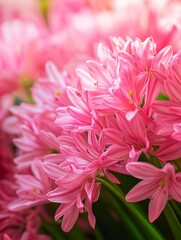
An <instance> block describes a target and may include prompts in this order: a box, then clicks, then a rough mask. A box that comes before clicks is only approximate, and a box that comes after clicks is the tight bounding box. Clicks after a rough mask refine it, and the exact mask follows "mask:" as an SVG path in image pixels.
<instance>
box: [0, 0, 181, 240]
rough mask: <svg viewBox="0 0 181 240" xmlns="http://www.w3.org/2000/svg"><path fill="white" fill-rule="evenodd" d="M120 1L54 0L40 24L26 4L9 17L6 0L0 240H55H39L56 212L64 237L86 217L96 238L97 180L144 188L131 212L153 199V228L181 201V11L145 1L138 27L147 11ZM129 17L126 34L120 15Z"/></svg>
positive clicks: (1, 48) (0, 45)
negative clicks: (127, 180) (132, 181)
mask: <svg viewBox="0 0 181 240" xmlns="http://www.w3.org/2000/svg"><path fill="white" fill-rule="evenodd" d="M8 2H9V1H7V4H8ZM20 2H21V1H20ZM119 2H120V1H116V0H114V1H111V3H110V1H103V0H102V1H100V5H96V1H95V2H94V1H93V0H92V1H88V0H87V1H83V0H82V1H81V0H79V1H77V3H76V4H75V1H73V0H72V1H71V0H70V1H56V0H52V1H51V4H50V3H49V4H50V6H49V8H48V9H49V10H47V9H44V8H43V9H44V11H43V13H44V14H40V6H39V5H38V4H37V1H27V4H30V6H31V7H29V12H28V13H29V14H27V15H24V14H23V11H21V9H18V6H16V8H15V6H14V7H13V9H12V11H11V10H9V12H8V15H7V16H6V15H5V14H2V13H4V11H3V9H4V8H5V7H4V6H1V5H3V4H2V3H1V1H0V15H1V18H0V22H1V23H0V53H1V58H0V69H1V76H0V81H1V89H0V131H1V132H0V150H1V151H0V238H3V239H4V240H17V239H21V240H30V239H37V240H43V239H45V240H49V239H52V238H51V237H49V236H48V235H44V234H42V233H40V232H39V228H40V226H41V221H42V219H44V220H45V221H46V220H47V221H48V220H49V215H48V213H47V211H46V208H45V205H46V204H47V203H50V202H53V203H59V204H60V206H59V207H58V209H57V211H56V213H55V220H56V221H57V220H59V219H60V218H61V219H62V221H61V227H62V229H63V230H64V231H65V232H68V231H69V230H70V229H71V228H72V227H73V226H74V224H75V222H76V221H77V219H78V216H79V214H80V213H83V212H87V213H88V220H89V223H90V225H91V226H92V227H93V228H94V227H95V224H96V219H95V216H94V213H93V211H92V204H93V203H94V202H96V201H97V200H98V199H99V194H100V191H101V183H100V182H99V180H98V179H99V178H104V179H108V181H110V182H113V183H115V184H120V181H119V179H118V177H116V176H118V175H119V174H123V175H131V176H133V177H135V178H137V179H141V181H140V182H139V183H137V184H136V185H135V186H134V187H133V188H132V189H131V190H130V191H129V192H128V193H127V195H126V201H128V202H137V201H141V200H144V199H150V203H149V209H148V218H149V221H150V222H153V221H155V220H156V219H157V218H158V217H159V216H160V214H161V213H162V211H163V210H164V208H165V206H166V204H167V201H168V200H175V201H177V202H181V192H180V188H181V162H180V158H181V148H180V144H181V118H180V116H181V96H180V89H181V52H179V47H180V46H181V45H180V43H179V42H178V39H179V37H180V36H181V19H180V15H179V14H178V13H177V11H178V9H181V4H179V3H178V2H177V1H165V4H167V5H166V6H167V7H168V8H169V9H171V10H170V12H169V13H168V8H166V9H165V11H164V13H163V11H162V10H163V6H162V5H161V4H160V5H159V8H158V9H157V12H154V11H153V6H152V5H154V1H146V0H145V1H139V2H140V4H142V6H143V8H144V9H145V11H143V10H142V11H143V12H144V14H143V13H142V14H141V15H140V19H137V18H138V14H139V13H140V11H139V9H140V6H139V8H138V6H137V7H136V6H135V5H134V4H133V2H132V1H128V3H127V4H125V5H124V4H123V6H122V5H121V4H119ZM4 4H5V3H4ZM47 6H48V5H47ZM128 7H129V9H130V10H132V11H133V10H134V11H135V10H137V14H136V15H134V14H132V15H131V16H132V18H130V19H129V21H130V23H128V17H127V16H125V15H124V14H123V15H121V14H120V10H121V11H122V10H126V9H127V8H128ZM135 7H136V8H135ZM8 9H9V8H8ZM64 11H66V13H67V15H65V14H63V12H64ZM1 12H2V13H1ZM123 13H124V11H123ZM120 15H121V16H120ZM145 16H146V18H145ZM142 18H145V19H146V20H145V21H144V22H142ZM92 19H94V20H93V21H92ZM168 19H169V24H167V22H168ZM153 20H154V21H155V25H154V29H153V28H152V27H149V21H153ZM105 21H106V22H107V23H108V25H107V26H106V24H105ZM110 22H111V23H110ZM132 22H134V23H132ZM135 22H136V23H135ZM129 24H130V27H129ZM164 24H165V25H164ZM166 25H167V27H164V26H166ZM135 26H136V27H137V29H135ZM144 30H145V31H144ZM145 32H146V34H145ZM114 35H117V36H118V35H120V37H114ZM108 36H111V37H110V39H109V40H108ZM126 36H130V37H132V38H129V37H127V38H126ZM136 36H137V37H139V38H135V37H136ZM147 36H151V37H147ZM141 39H142V40H141ZM160 39H162V40H160ZM101 41H102V42H103V41H104V43H99V44H98V42H101ZM169 44H171V45H172V46H171V45H169ZM167 45H169V46H167ZM96 46H97V48H96ZM88 59H93V60H88ZM84 60H87V61H86V62H85V61H84ZM31 84H33V86H32V87H31V91H29V87H30V85H31ZM163 99H165V100H163ZM19 101H20V102H22V101H23V102H22V103H21V104H19ZM115 173H117V174H115Z"/></svg>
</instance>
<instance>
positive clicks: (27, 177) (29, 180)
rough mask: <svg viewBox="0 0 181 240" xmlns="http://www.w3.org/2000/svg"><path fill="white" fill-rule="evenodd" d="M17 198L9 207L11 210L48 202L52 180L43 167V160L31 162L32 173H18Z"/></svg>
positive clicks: (19, 209)
mask: <svg viewBox="0 0 181 240" xmlns="http://www.w3.org/2000/svg"><path fill="white" fill-rule="evenodd" d="M15 180H16V185H17V190H16V194H17V198H16V199H15V200H14V201H12V202H11V203H10V204H9V205H8V208H9V209H10V210H11V211H22V210H24V209H28V208H30V207H32V206H36V205H41V204H44V203H47V198H46V194H47V192H49V191H50V190H51V186H52V185H51V180H50V179H49V178H48V177H47V175H46V174H45V172H44V171H43V169H42V164H41V161H34V162H33V163H32V164H31V173H30V174H28V173H27V174H23V173H20V174H16V175H15Z"/></svg>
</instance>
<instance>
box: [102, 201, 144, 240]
mask: <svg viewBox="0 0 181 240" xmlns="http://www.w3.org/2000/svg"><path fill="white" fill-rule="evenodd" d="M106 200H109V201H110V202H111V204H112V205H113V206H114V207H115V209H116V211H117V212H118V213H119V215H120V216H121V217H122V218H123V219H124V223H125V224H126V225H127V226H129V230H130V232H131V234H132V235H133V236H134V240H145V238H144V237H143V235H142V234H141V233H140V231H139V229H138V228H137V227H136V224H135V223H134V222H133V220H132V219H131V218H130V215H129V214H127V213H126V212H125V210H124V209H123V207H121V204H118V202H117V201H116V199H115V198H113V197H112V196H108V197H106Z"/></svg>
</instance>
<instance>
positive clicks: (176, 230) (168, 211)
mask: <svg viewBox="0 0 181 240" xmlns="http://www.w3.org/2000/svg"><path fill="white" fill-rule="evenodd" d="M164 213H165V216H166V219H167V222H168V224H169V226H170V228H171V231H172V233H173V236H174V239H175V240H180V239H181V225H180V223H179V221H178V219H177V217H176V215H175V213H174V211H173V209H172V208H171V206H170V204H169V203H167V205H166V207H165V209H164Z"/></svg>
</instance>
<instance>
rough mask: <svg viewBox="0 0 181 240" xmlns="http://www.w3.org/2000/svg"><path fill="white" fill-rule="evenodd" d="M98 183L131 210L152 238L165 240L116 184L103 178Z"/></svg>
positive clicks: (98, 179)
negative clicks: (127, 199) (128, 200)
mask: <svg viewBox="0 0 181 240" xmlns="http://www.w3.org/2000/svg"><path fill="white" fill-rule="evenodd" d="M97 181H98V182H100V183H102V184H103V185H104V186H106V187H107V188H108V189H109V190H111V191H112V192H113V193H114V194H115V195H116V196H117V197H118V198H119V199H120V200H121V201H122V203H123V204H124V205H125V206H126V207H127V208H128V209H129V210H130V212H131V213H132V214H133V215H134V216H135V217H136V218H137V220H138V221H139V222H140V223H141V224H142V227H143V228H144V229H145V230H146V231H147V232H148V233H149V234H150V237H151V238H152V239H154V240H163V237H162V236H161V235H160V233H159V232H158V231H157V230H156V229H155V228H154V227H153V226H152V225H151V224H150V223H149V222H148V221H147V219H146V218H145V217H144V216H143V215H142V213H141V212H140V211H139V210H138V209H137V208H136V207H135V205H133V204H131V203H128V202H126V201H125V195H124V193H122V192H121V190H120V189H119V190H118V187H117V186H116V185H115V184H114V183H112V182H111V183H109V182H108V181H105V180H104V179H102V178H97Z"/></svg>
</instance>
